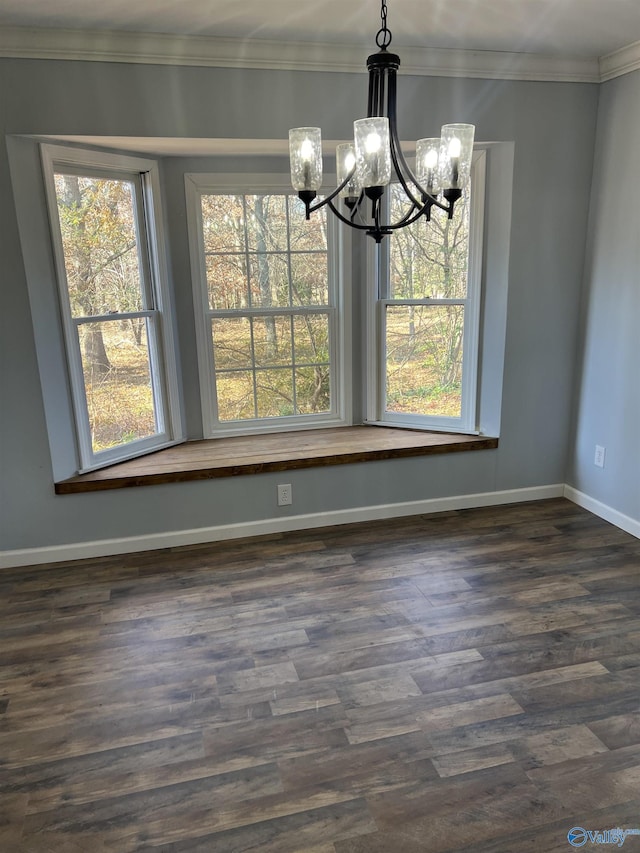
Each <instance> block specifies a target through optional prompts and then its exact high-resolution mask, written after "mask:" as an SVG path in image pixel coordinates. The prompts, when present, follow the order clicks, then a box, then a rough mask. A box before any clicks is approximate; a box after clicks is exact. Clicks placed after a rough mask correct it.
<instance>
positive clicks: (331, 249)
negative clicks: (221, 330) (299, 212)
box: [184, 172, 351, 438]
mask: <svg viewBox="0 0 640 853" xmlns="http://www.w3.org/2000/svg"><path fill="white" fill-rule="evenodd" d="M184 177H185V194H186V202H187V225H188V231H189V250H190V257H191V275H192V285H193V303H194V315H195V323H196V345H197V352H198V373H199V384H200V400H201V406H202V423H203V434H204V437H205V438H218V437H220V438H222V437H224V436H233V435H255V434H262V433H273V432H285V431H295V430H305V429H318V428H321V427H337V426H346V425H347V424H348V423H350V416H351V405H350V400H349V399H348V397H347V393H346V391H347V390H348V386H349V382H348V376H349V370H348V367H349V363H350V359H349V356H348V340H347V339H348V328H349V324H350V314H349V312H348V310H347V305H348V304H349V299H348V296H347V295H346V291H347V289H348V275H347V274H346V269H345V266H346V265H345V262H344V259H345V256H346V255H347V252H345V240H344V235H343V234H342V229H340V228H338V222H337V220H336V218H335V217H333V216H331V215H330V214H328V215H327V253H328V273H329V281H328V290H329V310H328V313H329V352H330V355H329V358H330V371H331V410H330V411H329V412H327V413H319V414H313V415H291V416H283V417H269V418H256V419H246V420H239V421H220V420H219V419H218V417H217V410H216V395H215V391H214V387H215V374H214V367H213V365H214V361H213V342H212V338H211V316H212V315H213V314H215V313H216V312H214V311H212V310H211V309H210V307H209V296H208V290H207V277H206V263H205V248H204V235H203V223H202V206H201V201H200V199H201V196H203V195H256V194H266V195H268V194H273V195H295V192H294V191H293V190H292V189H291V184H290V183H289V181H288V175H287V176H283V175H280V174H276V175H273V174H271V175H269V174H260V175H255V174H254V175H247V174H226V175H225V174H211V173H199V172H188V173H186V174H185V176H184ZM312 215H313V214H312ZM312 308H313V307H312ZM311 312H312V311H311ZM325 312H326V309H324V307H323V308H322V313H325ZM258 313H260V314H264V313H269V311H268V310H267V311H265V310H264V309H260V310H259V312H258ZM273 313H277V314H282V313H288V314H292V313H300V314H305V313H309V311H307V309H306V308H301V309H300V310H299V311H297V309H291V308H288V309H286V308H285V309H276V308H274V309H273ZM249 315H250V312H247V313H243V312H238V314H237V316H249Z"/></svg>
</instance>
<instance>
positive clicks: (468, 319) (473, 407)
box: [366, 149, 486, 435]
mask: <svg viewBox="0 0 640 853" xmlns="http://www.w3.org/2000/svg"><path fill="white" fill-rule="evenodd" d="M471 181H472V192H471V210H470V217H469V221H470V232H469V265H468V275H467V282H468V283H467V298H466V300H465V301H466V306H465V317H464V329H463V361H462V411H461V415H460V417H459V418H451V417H445V416H434V415H419V414H404V413H401V412H387V411H385V399H386V346H385V338H384V311H385V309H386V307H387V305H394V304H398V300H388V299H385V298H380V297H379V292H378V289H379V286H380V285H379V283H380V281H381V278H380V276H381V275H383V274H384V273H383V272H382V271H381V269H380V268H381V266H382V265H383V264H386V265H387V267H388V251H389V246H388V243H383V244H381V246H380V247H379V246H378V245H376V244H372V245H370V246H369V248H368V252H367V279H368V281H369V282H370V283H371V286H369V287H368V288H367V306H366V312H367V330H366V347H367V353H368V358H367V364H368V365H369V368H368V371H367V377H366V401H367V402H366V417H367V423H370V424H373V425H378V426H387V427H389V426H395V427H403V428H405V429H422V430H433V431H438V432H456V433H458V432H459V433H464V434H467V435H469V434H474V435H477V434H479V433H480V427H479V399H478V390H479V381H478V373H479V356H480V346H481V341H480V307H481V301H482V275H483V245H484V209H485V189H486V187H485V184H486V151H484V150H482V149H480V150H475V151H474V153H473V164H472V172H471ZM372 242H373V241H372ZM411 301H412V302H413V303H414V304H415V301H416V300H411ZM421 301H422V302H424V304H426V305H428V304H441V303H442V300H435V301H434V302H431V301H430V300H421ZM453 301H454V302H455V303H456V304H457V303H458V302H459V301H460V300H453Z"/></svg>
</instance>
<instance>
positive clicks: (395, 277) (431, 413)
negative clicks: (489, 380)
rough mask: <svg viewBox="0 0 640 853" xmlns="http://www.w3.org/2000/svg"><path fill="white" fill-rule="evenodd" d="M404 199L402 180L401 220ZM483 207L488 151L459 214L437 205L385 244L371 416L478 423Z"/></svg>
mask: <svg viewBox="0 0 640 853" xmlns="http://www.w3.org/2000/svg"><path fill="white" fill-rule="evenodd" d="M403 199H404V193H403V192H402V190H401V188H398V187H397V185H394V186H392V188H391V193H390V206H391V219H392V221H396V220H397V219H399V218H401V216H402V211H403V208H405V207H406V200H405V201H404V204H403ZM483 206H484V152H477V153H476V155H475V157H474V165H473V170H472V183H471V186H470V187H468V188H467V189H466V190H465V191H464V194H463V197H462V198H461V199H460V201H459V202H458V203H457V205H456V208H455V211H454V217H453V219H452V220H449V219H447V218H446V215H445V214H444V212H443V211H440V210H439V209H437V208H434V209H433V211H432V214H431V221H430V222H425V221H424V220H419V221H418V222H416V223H414V224H413V225H410V226H408V227H406V228H402V229H400V230H398V231H395V232H394V233H393V234H392V236H390V237H389V238H387V240H385V241H383V243H382V245H381V247H380V249H378V250H377V251H378V252H379V257H377V258H376V263H375V266H374V269H376V268H377V270H379V273H378V281H379V288H378V298H377V299H376V300H375V302H374V303H373V304H372V306H371V309H370V320H371V330H370V334H369V345H370V348H371V349H373V350H374V352H373V354H372V357H371V358H370V363H371V364H373V365H374V370H373V371H372V375H371V377H370V383H369V390H370V394H369V418H370V420H372V421H377V422H381V423H385V424H388V425H396V426H407V427H411V426H413V427H417V428H429V429H443V430H447V431H459V432H474V431H476V430H477V426H478V424H477V420H478V414H477V405H476V397H477V394H476V388H477V377H478V347H479V323H480V286H481V266H482V231H483Z"/></svg>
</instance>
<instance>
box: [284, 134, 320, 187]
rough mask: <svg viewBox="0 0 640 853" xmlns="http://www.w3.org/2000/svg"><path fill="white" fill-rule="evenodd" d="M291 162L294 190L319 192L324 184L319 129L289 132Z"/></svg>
mask: <svg viewBox="0 0 640 853" xmlns="http://www.w3.org/2000/svg"><path fill="white" fill-rule="evenodd" d="M289 160H290V163H291V183H292V185H293V188H294V190H298V191H300V190H314V191H316V192H317V191H318V190H319V189H320V185H321V184H322V136H321V133H320V128H319V127H295V128H293V130H290V131H289Z"/></svg>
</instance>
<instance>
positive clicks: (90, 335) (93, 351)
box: [63, 175, 111, 376]
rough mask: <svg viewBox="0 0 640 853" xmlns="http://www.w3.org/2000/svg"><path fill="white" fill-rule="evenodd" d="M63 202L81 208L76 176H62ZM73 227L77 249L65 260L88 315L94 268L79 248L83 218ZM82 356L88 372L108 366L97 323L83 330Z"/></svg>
mask: <svg viewBox="0 0 640 853" xmlns="http://www.w3.org/2000/svg"><path fill="white" fill-rule="evenodd" d="M63 203H64V204H65V205H66V206H68V207H75V208H76V209H77V210H78V211H81V210H82V193H81V192H80V184H79V182H78V178H77V176H76V175H65V176H64V200H63ZM76 227H77V230H78V232H79V233H80V239H79V240H77V241H75V249H76V251H75V252H74V256H73V257H72V258H68V259H67V260H68V261H71V262H72V263H73V264H74V266H75V268H76V274H77V282H76V298H77V300H78V302H79V304H80V307H81V308H82V311H83V312H84V314H85V316H90V315H91V312H92V306H91V304H90V302H91V299H90V296H89V294H90V289H89V288H90V282H91V279H92V276H93V271H92V269H91V258H90V256H89V253H88V252H87V251H86V250H85V249H83V248H82V242H83V240H82V238H83V237H84V232H85V225H84V220H83V219H82V218H79V220H78V224H77V226H76ZM84 356H85V359H86V366H87V368H88V372H89V374H90V375H93V374H94V373H96V374H97V375H98V376H103V375H104V374H105V373H107V372H108V371H109V370H110V369H111V363H110V362H109V357H108V355H107V350H106V349H105V345H104V339H103V337H102V329H101V328H100V327H99V326H98V327H96V326H94V327H92V328H90V329H87V330H86V333H85V336H84Z"/></svg>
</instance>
